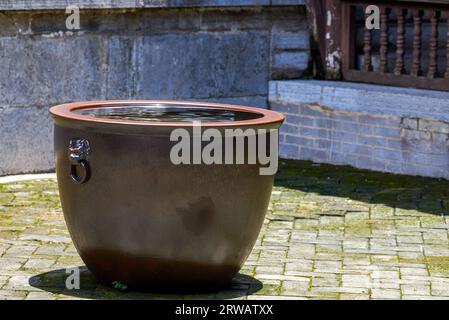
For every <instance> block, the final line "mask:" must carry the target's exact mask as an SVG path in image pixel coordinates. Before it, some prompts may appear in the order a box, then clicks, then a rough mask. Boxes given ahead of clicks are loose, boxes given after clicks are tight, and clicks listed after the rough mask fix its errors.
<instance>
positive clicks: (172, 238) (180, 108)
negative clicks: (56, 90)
mask: <svg viewBox="0 0 449 320" xmlns="http://www.w3.org/2000/svg"><path fill="white" fill-rule="evenodd" d="M50 112H51V114H52V116H53V119H54V122H55V152H56V171H57V177H58V184H59V190H60V195H61V202H62V208H63V211H64V217H65V220H66V223H67V226H68V229H69V231H70V234H71V237H72V239H73V242H74V244H75V247H76V249H77V250H78V252H79V254H80V256H81V258H82V259H83V261H84V262H85V264H86V266H87V267H88V268H89V269H90V270H91V272H92V273H93V274H94V275H95V276H96V277H97V278H98V280H99V281H100V282H101V283H103V284H106V285H111V283H112V282H114V281H119V282H120V283H122V284H125V285H127V286H128V287H131V288H137V289H144V290H164V291H186V290H194V291H198V290H211V289H215V288H219V287H222V286H224V285H226V284H228V283H229V282H230V281H231V279H232V278H233V276H234V275H235V274H236V273H237V272H238V270H239V269H240V268H241V266H242V264H243V263H244V261H245V259H246V258H247V256H248V255H249V253H250V252H251V250H252V248H253V246H254V243H255V241H256V239H257V236H258V234H259V232H260V228H261V226H262V223H263V220H264V216H265V213H266V210H267V206H268V202H269V199H270V195H271V189H272V185H273V175H260V174H259V168H260V165H258V164H211V165H207V164H189V165H186V164H180V165H175V164H173V163H172V161H171V159H170V150H171V148H172V147H173V146H174V145H175V144H176V143H177V142H175V141H170V134H171V132H172V131H173V130H174V129H176V128H184V129H186V130H188V131H189V132H193V131H192V130H193V123H192V122H191V120H192V119H195V120H203V122H202V128H203V130H204V129H206V128H216V129H218V130H219V131H220V132H223V130H224V129H226V128H231V129H232V128H242V129H246V128H254V129H259V128H265V129H270V128H271V129H277V128H279V126H280V124H281V123H282V121H283V119H284V117H283V115H282V114H280V113H276V112H273V111H269V110H264V109H257V108H249V107H241V106H230V105H221V104H211V103H207V104H206V103H192V102H174V101H98V102H81V103H69V104H63V105H58V106H55V107H53V108H51V110H50ZM167 120H168V121H167ZM192 139H193V138H192ZM245 146H248V141H246V140H245ZM276 156H277V155H276ZM245 157H247V154H246V155H245ZM245 159H246V158H245ZM81 286H82V283H81Z"/></svg>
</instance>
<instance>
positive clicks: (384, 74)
mask: <svg viewBox="0 0 449 320" xmlns="http://www.w3.org/2000/svg"><path fill="white" fill-rule="evenodd" d="M447 3H448V4H447V5H445V4H443V1H434V2H432V3H430V2H429V1H427V2H424V1H421V2H418V1H413V2H400V1H349V0H348V1H346V0H345V1H342V3H341V10H342V11H341V26H342V33H341V58H342V61H341V63H342V64H341V67H342V70H341V71H342V76H343V79H345V80H348V81H357V82H370V83H379V84H386V85H396V86H407V87H416V88H425V89H436V90H449V62H448V59H449V19H448V18H449V1H448V2H447ZM369 5H376V6H377V7H378V8H379V9H380V29H368V28H367V27H366V26H365V21H366V18H367V17H368V16H369V15H370V13H371V12H370V13H369V14H366V11H365V9H366V7H367V6H369Z"/></svg>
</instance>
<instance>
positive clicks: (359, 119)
mask: <svg viewBox="0 0 449 320" xmlns="http://www.w3.org/2000/svg"><path fill="white" fill-rule="evenodd" d="M270 106H271V109H273V110H276V111H280V112H282V113H284V114H285V115H286V121H285V123H284V124H283V125H282V127H281V132H280V143H281V145H280V154H281V157H285V158H290V159H303V160H312V161H314V162H318V163H332V164H341V165H351V166H354V167H358V168H364V169H371V170H376V171H384V172H392V173H400V174H411V175H422V176H431V177H443V178H449V122H448V121H447V120H445V119H441V120H437V119H426V118H421V117H411V116H399V115H392V114H382V113H379V112H378V113H375V112H372V113H368V112H363V111H351V110H340V109H338V108H332V107H328V106H321V105H319V104H316V103H299V104H297V103H293V102H292V101H291V100H290V101H285V100H283V99H282V95H281V96H277V98H273V99H270ZM366 109H368V108H366Z"/></svg>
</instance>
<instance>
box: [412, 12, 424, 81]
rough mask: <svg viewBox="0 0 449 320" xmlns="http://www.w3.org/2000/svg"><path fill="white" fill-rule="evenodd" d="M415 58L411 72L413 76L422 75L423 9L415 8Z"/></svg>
mask: <svg viewBox="0 0 449 320" xmlns="http://www.w3.org/2000/svg"><path fill="white" fill-rule="evenodd" d="M412 12H413V60H412V70H411V71H410V74H411V75H412V76H415V77H417V76H420V75H422V70H421V43H422V41H421V29H422V28H421V27H422V16H423V11H422V10H419V9H413V10H412Z"/></svg>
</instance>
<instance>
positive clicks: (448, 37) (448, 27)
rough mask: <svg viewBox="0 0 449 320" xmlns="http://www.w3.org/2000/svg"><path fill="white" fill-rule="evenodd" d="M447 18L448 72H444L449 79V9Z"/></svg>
mask: <svg viewBox="0 0 449 320" xmlns="http://www.w3.org/2000/svg"><path fill="white" fill-rule="evenodd" d="M446 19H447V38H446V72H445V73H444V77H445V78H446V79H449V11H446Z"/></svg>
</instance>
